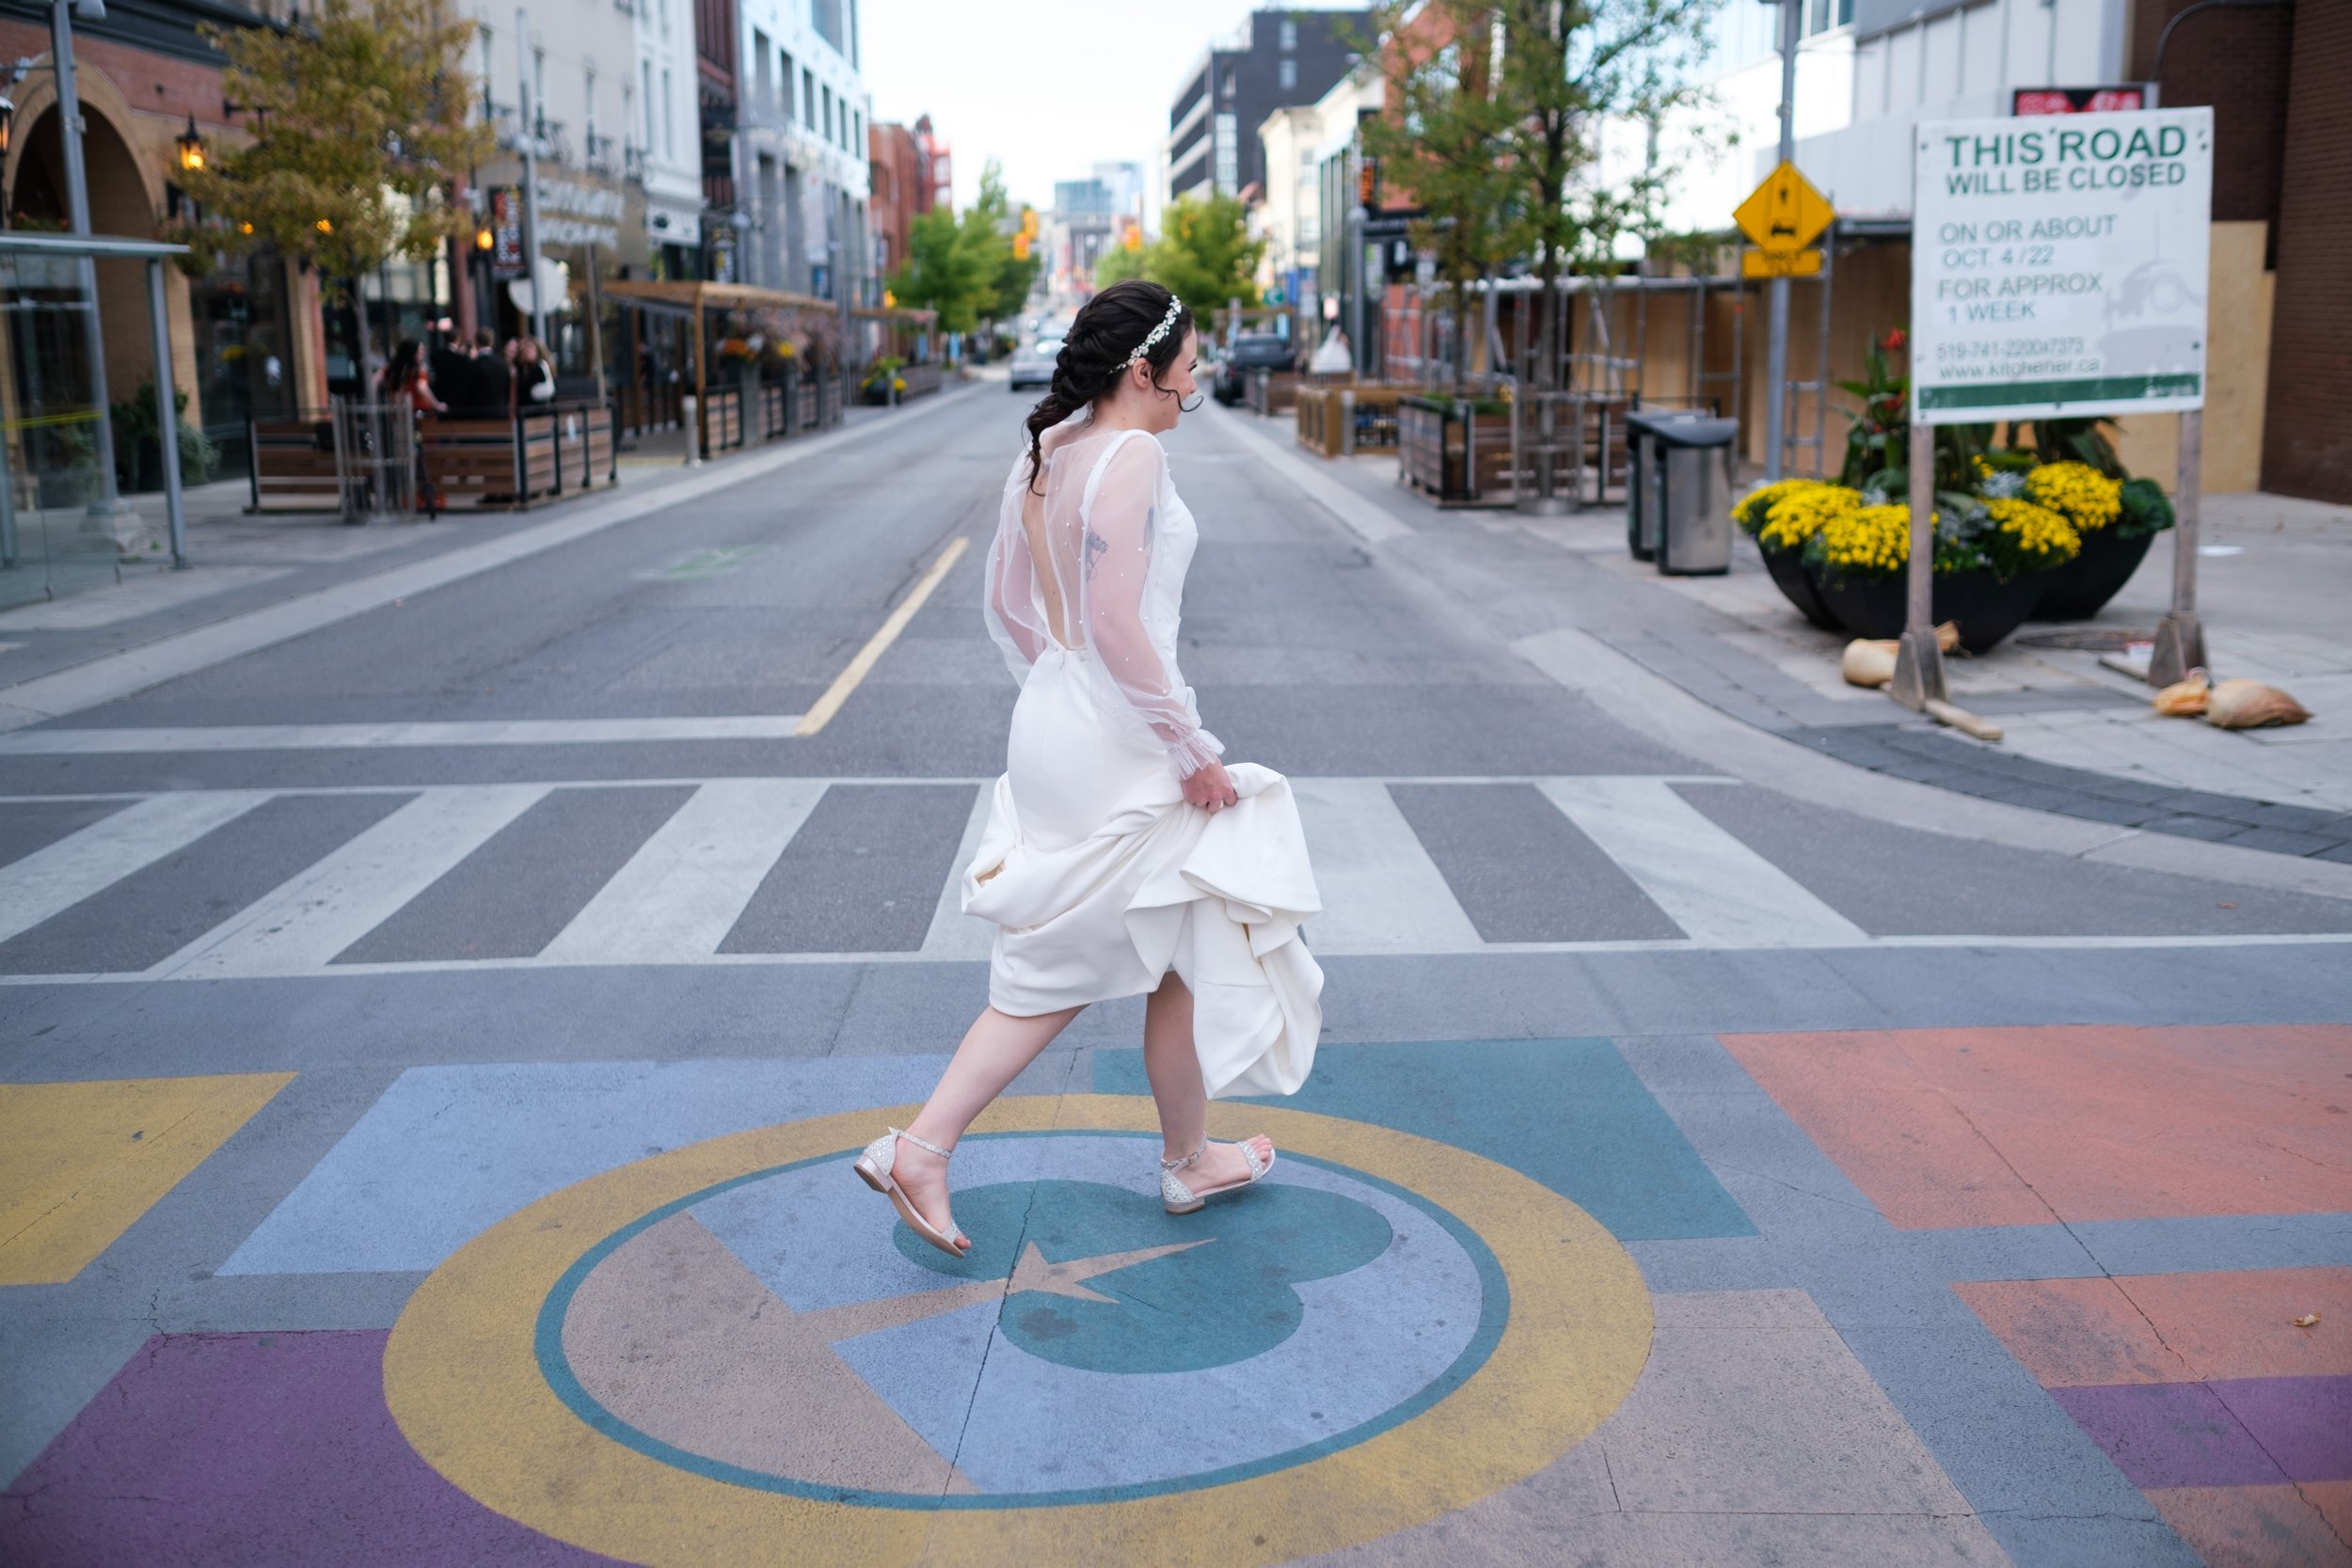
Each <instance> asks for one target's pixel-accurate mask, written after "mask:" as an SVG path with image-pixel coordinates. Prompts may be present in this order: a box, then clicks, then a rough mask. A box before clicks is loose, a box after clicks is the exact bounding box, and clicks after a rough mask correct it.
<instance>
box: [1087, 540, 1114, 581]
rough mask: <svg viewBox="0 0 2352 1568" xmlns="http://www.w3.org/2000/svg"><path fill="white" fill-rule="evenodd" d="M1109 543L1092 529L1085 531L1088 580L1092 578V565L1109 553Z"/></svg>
mask: <svg viewBox="0 0 2352 1568" xmlns="http://www.w3.org/2000/svg"><path fill="white" fill-rule="evenodd" d="M1110 547H1111V542H1110V541H1109V540H1107V539H1105V538H1104V537H1103V536H1102V535H1101V534H1099V533H1097V532H1095V531H1093V530H1092V529H1089V530H1087V536H1086V574H1087V577H1088V578H1089V580H1091V579H1092V578H1093V577H1094V563H1095V562H1098V561H1100V560H1102V559H1103V557H1104V555H1105V554H1107V553H1108V552H1109V550H1110Z"/></svg>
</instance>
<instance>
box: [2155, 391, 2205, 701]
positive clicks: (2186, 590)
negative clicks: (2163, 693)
mask: <svg viewBox="0 0 2352 1568" xmlns="http://www.w3.org/2000/svg"><path fill="white" fill-rule="evenodd" d="M2204 467H2205V415H2204V411H2203V410H2202V409H2197V408H2189V409H2185V410H2183V411H2182V414H2181V467H2180V479H2179V482H2178V483H2177V485H2176V487H2175V493H2174V495H2173V497H2172V510H2173V511H2174V513H2176V514H2177V516H2176V518H2175V520H2174V523H2173V528H2172V610H2171V612H2170V613H2169V614H2168V615H2166V616H2165V618H2164V619H2163V620H2162V621H2161V622H2159V623H2157V626H2156V645H2155V647H2154V648H2153V650H2152V651H2151V652H2150V654H2149V657H2148V682H2149V684H2150V685H2151V686H2170V685H2171V684H2172V683H2173V682H2174V681H2177V680H2185V679H2186V678H2187V677H2188V673H2189V672H2190V671H2191V670H2194V669H2197V668H2198V667H2200V666H2201V665H2203V664H2204V663H2205V662H2206V659H2205V628H2204V626H2202V625H2201V623H2200V622H2199V621H2198V619H2197V525H2198V523H2199V522H2200V521H2201V518H2200V516H2199V513H2200V512H2201V510H2202V493H2203V490H2204Z"/></svg>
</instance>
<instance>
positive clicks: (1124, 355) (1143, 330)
mask: <svg viewBox="0 0 2352 1568" xmlns="http://www.w3.org/2000/svg"><path fill="white" fill-rule="evenodd" d="M1175 297H1176V296H1175V295H1173V294H1171V293H1168V290H1166V289H1164V288H1162V287H1161V286H1160V285H1159V284H1157V283H1150V282H1146V281H1145V280H1144V279H1142V278H1140V277H1129V278H1124V279H1121V280H1120V281H1119V282H1117V283H1114V284H1112V285H1111V286H1110V287H1109V288H1107V289H1104V291H1103V292H1102V293H1098V294H1096V295H1095V296H1094V297H1093V298H1092V299H1089V300H1088V301H1087V302H1086V304H1084V305H1082V306H1080V307H1079V308H1078V314H1077V316H1076V318H1075V319H1074V320H1073V321H1072V322H1071V324H1070V331H1069V332H1068V333H1067V334H1066V335H1065V336H1064V337H1063V338H1062V341H1061V356H1060V357H1059V358H1057V359H1056V360H1055V361H1054V384H1053V386H1052V387H1051V388H1048V389H1047V391H1046V393H1045V396H1044V397H1042V398H1041V399H1040V400H1039V401H1038V405H1037V406H1036V407H1035V408H1032V409H1030V410H1029V418H1028V420H1027V426H1028V432H1029V485H1030V488H1032V489H1035V488H1036V486H1037V480H1038V474H1039V472H1040V470H1041V467H1043V464H1044V451H1043V448H1042V447H1041V445H1040V443H1041V440H1042V438H1043V436H1044V435H1045V433H1046V432H1047V431H1049V430H1051V429H1053V428H1054V426H1056V425H1057V424H1059V423H1061V422H1062V420H1066V419H1068V418H1069V417H1070V416H1071V415H1073V414H1075V413H1076V412H1077V411H1078V410H1079V409H1081V408H1085V407H1088V406H1089V405H1090V404H1093V403H1094V401H1095V400H1096V399H1098V398H1100V397H1102V396H1103V395H1104V394H1105V393H1107V392H1108V391H1110V389H1111V388H1113V387H1115V386H1117V385H1118V382H1119V378H1120V375H1121V374H1122V373H1124V372H1125V371H1126V368H1127V360H1128V356H1131V355H1133V354H1134V353H1135V352H1136V346H1137V345H1138V344H1140V343H1141V342H1142V341H1143V340H1144V339H1146V338H1148V337H1150V336H1151V335H1152V328H1154V327H1156V326H1158V325H1160V322H1161V320H1162V319H1163V318H1164V317H1166V316H1167V314H1168V302H1169V301H1170V300H1172V299H1174V298H1175ZM1191 330H1192V311H1191V309H1189V308H1179V309H1178V310H1177V312H1176V320H1175V323H1174V325H1172V326H1170V327H1169V329H1168V333H1167V335H1166V336H1165V337H1163V338H1161V339H1160V341H1158V342H1156V343H1153V344H1152V347H1151V349H1150V350H1149V351H1148V352H1147V353H1146V354H1145V355H1144V356H1143V362H1144V363H1145V364H1147V365H1149V366H1151V367H1152V386H1153V387H1156V388H1159V390H1160V391H1161V392H1162V393H1163V394H1165V395H1167V396H1168V397H1174V396H1175V395H1176V394H1175V392H1174V391H1173V390H1172V389H1170V388H1166V387H1161V386H1160V377H1161V375H1162V374H1163V373H1165V372H1167V370H1168V366H1170V365H1172V364H1174V363H1175V362H1176V356H1177V355H1179V354H1181V353H1183V352H1184V336H1185V334H1186V333H1188V332H1190V331H1191Z"/></svg>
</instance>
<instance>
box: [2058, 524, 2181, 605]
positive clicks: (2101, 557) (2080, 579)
mask: <svg viewBox="0 0 2352 1568" xmlns="http://www.w3.org/2000/svg"><path fill="white" fill-rule="evenodd" d="M2155 537H2156V536H2155V535H2154V534H2153V533H2143V534H2140V535H2138V536H2137V538H2132V539H2125V538H2123V537H2122V536H2121V535H2119V534H2118V533H2117V532H2116V531H2115V525H2114V524H2112V523H2110V524H2108V525H2107V526H2106V528H2102V529H2093V530H2092V531H2090V532H2089V533H2086V534H2084V535H2083V547H2082V553H2081V554H2080V555H2077V556H2076V557H2074V560H2072V561H2070V562H2067V563H2066V564H2065V565H2063V566H2060V567H2058V569H2057V570H2055V571H2050V572H2045V573H2043V574H2042V578H2043V580H2044V584H2045V586H2044V587H2043V588H2042V605H2041V608H2040V609H2038V610H2035V611H2034V619H2035V620H2037V621H2085V620H2089V619H2090V617H2091V616H2093V615H2096V614H2098V613H2099V611H2100V610H2104V609H2106V602H2107V601H2108V600H2109V599H2111V598H2113V597H2115V596H2116V595H2117V594H2121V593H2122V591H2123V585H2124V584H2125V583H2127V582H2129V581H2131V580H2132V574H2133V573H2134V572H2137V571H2138V570H2139V563H2140V562H2142V561H2143V560H2145V559H2147V555H2148V546H2149V545H2150V544H2151V543H2153V541H2154V539H2155Z"/></svg>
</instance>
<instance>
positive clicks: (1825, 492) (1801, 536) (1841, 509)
mask: <svg viewBox="0 0 2352 1568" xmlns="http://www.w3.org/2000/svg"><path fill="white" fill-rule="evenodd" d="M1774 488H1780V489H1786V490H1787V491H1788V494H1786V495H1784V496H1782V497H1780V498H1779V499H1776V500H1774V501H1773V502H1772V507H1771V510H1769V511H1768V512H1767V513H1766V514H1765V515H1764V526H1763V528H1762V529H1760V530H1758V531H1757V532H1756V539H1757V540H1758V541H1759V542H1760V543H1762V544H1764V545H1765V546H1769V547H1771V548H1773V549H1782V550H1801V549H1803V548H1804V545H1805V541H1806V540H1808V539H1810V538H1812V537H1813V536H1814V535H1815V534H1816V533H1819V532H1820V531H1821V530H1822V528H1823V527H1824V526H1825V525H1827V524H1828V523H1829V521H1830V519H1832V518H1834V517H1842V516H1844V515H1846V514H1848V513H1850V512H1852V511H1854V510H1855V509H1857V508H1858V507H1860V506H1861V505H1862V493H1861V492H1860V491H1858V490H1849V489H1847V488H1846V487H1845V486H1843V485H1840V484H1823V483H1820V481H1818V480H1810V479H1800V480H1784V481H1782V482H1781V483H1780V485H1777V486H1775V487H1774Z"/></svg>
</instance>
